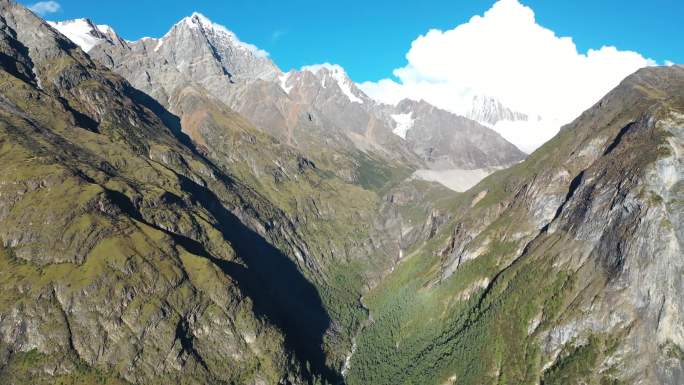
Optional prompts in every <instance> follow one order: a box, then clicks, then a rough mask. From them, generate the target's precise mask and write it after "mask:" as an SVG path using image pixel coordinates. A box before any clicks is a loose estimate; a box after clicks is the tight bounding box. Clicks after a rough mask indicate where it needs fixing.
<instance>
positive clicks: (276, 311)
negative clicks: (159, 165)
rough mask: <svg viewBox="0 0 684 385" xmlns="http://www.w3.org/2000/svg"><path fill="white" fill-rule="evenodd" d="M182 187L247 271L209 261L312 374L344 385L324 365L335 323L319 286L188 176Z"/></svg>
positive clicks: (337, 376)
mask: <svg viewBox="0 0 684 385" xmlns="http://www.w3.org/2000/svg"><path fill="white" fill-rule="evenodd" d="M181 185H182V186H183V189H184V190H185V191H188V192H190V193H191V194H192V197H193V199H196V201H197V202H196V203H198V204H199V205H201V206H202V207H204V208H206V209H207V210H209V212H210V213H211V214H212V216H213V217H214V218H215V219H216V220H217V221H219V230H220V231H221V232H222V234H223V236H224V238H225V239H226V240H227V241H228V242H230V244H231V246H232V247H233V249H234V250H235V252H236V253H237V255H238V256H239V258H240V259H241V260H242V261H243V262H244V263H245V265H246V266H242V265H240V264H238V263H235V262H230V261H224V260H220V259H216V258H213V257H210V258H211V259H212V262H214V263H215V264H216V265H217V266H219V267H220V268H221V269H222V270H223V271H224V272H225V273H226V274H228V275H230V276H231V277H233V278H234V279H235V280H236V281H237V282H238V283H239V285H240V288H241V289H242V290H243V291H244V292H245V294H247V295H248V296H249V297H250V298H251V299H252V301H253V307H254V312H255V313H256V314H257V316H260V317H265V318H267V319H268V320H270V321H271V322H272V323H274V324H275V325H276V326H278V327H279V328H280V329H281V330H283V332H284V335H285V343H286V346H287V347H288V348H290V349H291V350H292V351H293V352H294V353H295V355H296V356H297V358H298V359H299V360H300V361H301V362H308V363H309V364H310V366H311V371H312V373H309V374H310V375H311V374H314V373H317V374H319V375H321V376H323V377H324V378H326V379H327V380H329V381H331V382H332V383H340V382H342V379H341V377H340V375H339V374H338V373H337V372H336V371H335V370H333V369H331V368H329V367H327V366H326V363H325V357H326V355H325V352H324V351H323V336H324V335H325V332H326V331H327V330H328V328H329V327H330V324H331V320H330V316H329V315H328V313H327V311H326V310H325V308H324V306H323V302H322V301H321V298H320V296H319V294H318V291H317V290H316V287H315V286H314V285H313V284H312V283H311V282H309V281H308V280H307V279H306V277H304V275H303V274H302V272H301V271H300V270H299V269H298V267H297V266H296V265H295V264H294V262H293V261H292V260H291V259H290V258H289V257H288V256H287V255H285V254H284V253H283V252H282V251H280V250H279V249H277V248H276V247H274V246H273V245H271V244H270V243H269V242H268V241H267V240H266V239H264V238H263V237H262V236H261V235H260V234H258V233H257V232H255V231H254V230H252V229H250V228H249V227H247V226H246V225H245V224H243V223H242V221H240V219H239V218H238V217H236V216H235V215H234V214H233V213H231V212H230V211H228V210H227V209H226V208H225V207H223V205H222V204H221V203H220V199H219V198H218V197H217V196H216V195H215V194H214V193H213V192H212V191H210V190H208V189H207V188H205V187H203V186H200V185H198V184H197V183H195V182H194V181H192V180H190V179H187V178H184V177H181Z"/></svg>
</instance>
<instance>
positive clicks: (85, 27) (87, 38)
mask: <svg viewBox="0 0 684 385" xmlns="http://www.w3.org/2000/svg"><path fill="white" fill-rule="evenodd" d="M48 23H49V24H50V25H51V26H52V27H53V28H55V29H56V30H58V31H59V32H60V33H61V34H62V35H64V36H66V37H68V38H69V40H71V41H72V42H74V44H76V45H78V46H79V47H81V49H82V50H83V51H85V52H88V51H90V50H91V49H92V48H93V47H95V46H96V45H98V44H99V43H101V42H103V41H105V40H113V39H114V38H115V37H116V38H118V36H117V35H116V32H114V29H112V27H110V26H108V25H104V24H103V25H95V24H94V23H93V22H92V21H90V20H89V19H73V20H64V21H57V22H53V21H48Z"/></svg>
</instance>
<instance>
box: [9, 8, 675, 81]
mask: <svg viewBox="0 0 684 385" xmlns="http://www.w3.org/2000/svg"><path fill="white" fill-rule="evenodd" d="M21 2H22V3H24V4H33V3H34V2H32V1H26V0H21ZM521 2H522V3H523V4H525V5H527V6H529V7H531V8H532V9H533V10H534V12H535V15H536V20H537V22H538V24H540V25H542V26H544V27H546V28H549V29H551V30H553V31H554V32H556V34H557V35H558V36H571V37H572V38H573V40H574V41H575V43H576V44H577V47H578V49H579V51H580V52H585V51H586V50H587V49H589V48H600V47H601V46H603V45H614V46H616V47H618V48H619V49H620V50H633V51H637V52H639V53H641V54H642V55H643V56H645V57H648V58H652V59H654V60H656V61H657V62H659V63H662V62H664V61H665V60H671V61H674V62H676V63H684V39H683V37H684V22H682V20H681V18H682V16H683V15H684V1H681V0H652V1H629V0H627V1H617V0H603V1H590V0H576V1H571V2H570V1H567V2H566V1H548V0H546V1H542V0H522V1H521ZM58 3H59V4H60V9H59V10H58V11H57V12H55V13H52V14H47V15H46V16H45V17H46V18H47V19H49V20H62V19H70V18H77V17H89V18H91V19H93V20H94V21H95V22H96V23H98V24H109V25H111V26H113V27H114V28H115V29H116V31H117V32H119V34H120V35H122V36H123V37H124V38H126V39H131V40H135V39H137V38H140V37H142V36H151V37H159V36H162V35H163V34H164V33H165V32H166V31H167V30H168V29H169V27H170V26H171V25H172V24H173V23H175V22H176V21H178V20H179V19H181V18H182V17H184V16H187V15H189V14H190V13H192V12H193V11H199V12H201V13H203V14H205V15H206V16H208V17H209V18H210V19H212V20H213V21H214V22H217V23H220V24H223V25H225V26H226V27H228V28H229V29H231V30H232V31H234V32H235V33H236V34H237V35H238V36H239V37H240V39H241V40H243V41H246V42H249V43H252V44H255V45H257V46H259V47H260V48H262V49H265V50H267V51H268V52H269V53H270V55H271V58H272V59H273V60H274V61H275V62H276V63H277V64H278V65H279V66H280V67H281V68H283V69H285V70H287V69H290V68H299V67H301V66H303V65H306V64H312V63H321V62H331V63H338V64H340V65H342V66H343V67H344V68H345V69H346V70H347V72H348V73H349V75H350V77H351V78H352V79H354V80H355V81H357V82H363V81H368V80H379V79H382V78H386V77H388V76H391V74H392V70H393V69H395V68H399V67H402V66H404V65H405V64H406V58H405V55H406V53H407V51H408V50H409V48H410V47H411V42H412V41H413V40H415V39H416V38H417V37H418V36H419V35H421V34H425V33H426V32H427V31H428V30H429V29H431V28H437V29H442V30H448V29H451V28H454V27H456V26H457V25H459V24H462V23H465V22H467V21H468V20H469V19H470V17H471V16H473V15H476V14H480V15H481V14H482V13H483V12H485V11H486V10H487V9H489V8H490V7H491V6H492V4H493V3H494V1H492V0H489V1H482V0H470V1H463V0H461V1H459V0H422V1H419V2H418V1H389V0H374V1H369V0H358V1H356V0H355V1H346V2H332V1H320V0H290V1H282V0H281V1H275V0H262V1H254V0H250V1H248V0H233V1H208V0H195V1H183V0H166V1H145V0H137V1H131V0H118V1H92V0H58Z"/></svg>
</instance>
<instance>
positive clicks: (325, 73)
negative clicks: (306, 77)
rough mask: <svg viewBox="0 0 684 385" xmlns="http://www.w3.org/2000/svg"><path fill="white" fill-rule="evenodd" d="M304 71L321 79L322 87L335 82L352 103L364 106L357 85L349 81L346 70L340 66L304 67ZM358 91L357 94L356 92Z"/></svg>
mask: <svg viewBox="0 0 684 385" xmlns="http://www.w3.org/2000/svg"><path fill="white" fill-rule="evenodd" d="M302 71H309V72H311V73H313V74H314V75H316V76H317V77H319V78H320V79H321V85H322V86H323V87H324V88H325V87H326V86H327V84H328V82H329V81H333V82H335V83H336V84H337V86H338V87H339V88H340V89H341V90H342V93H344V95H345V96H346V97H347V98H349V100H350V101H351V102H352V103H360V104H363V99H361V98H360V97H359V96H358V95H357V93H358V94H360V91H358V90H356V85H355V84H354V82H352V81H351V79H349V77H348V76H347V73H346V72H345V71H344V68H342V66H340V65H339V64H330V63H323V64H313V65H308V66H304V67H302ZM354 91H356V93H355V92H354Z"/></svg>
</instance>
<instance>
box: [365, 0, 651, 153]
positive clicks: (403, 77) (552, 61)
mask: <svg viewBox="0 0 684 385" xmlns="http://www.w3.org/2000/svg"><path fill="white" fill-rule="evenodd" d="M406 59H407V61H408V64H407V65H406V66H404V67H402V68H398V69H396V70H394V75H395V76H396V77H397V78H398V81H394V80H392V79H382V80H380V81H377V82H365V83H362V84H359V86H360V88H361V89H362V90H363V91H365V92H366V93H367V94H368V95H369V96H371V97H373V98H375V99H378V100H380V101H383V102H386V103H392V104H394V103H396V102H398V101H399V100H400V99H402V98H410V99H424V100H426V101H428V102H430V103H432V104H434V105H436V106H438V107H441V108H444V109H447V110H450V111H453V112H455V113H459V114H465V113H466V112H467V111H468V110H469V108H470V107H471V101H472V98H473V96H475V95H484V96H489V97H493V98H495V99H498V100H499V101H500V102H501V103H502V104H503V105H505V106H506V107H508V108H510V109H512V110H514V111H519V112H523V113H525V114H527V115H528V116H530V117H533V118H532V119H531V122H530V123H529V124H520V123H519V122H517V123H516V124H510V123H512V122H507V123H506V122H502V123H503V124H501V125H497V126H495V127H494V129H496V130H497V131H499V132H500V133H501V134H502V135H503V136H504V137H506V138H507V139H508V140H510V141H512V142H513V143H515V144H516V145H518V146H519V147H520V148H522V149H523V150H526V151H531V150H533V149H535V148H536V147H538V146H539V145H541V144H542V143H543V142H544V141H546V140H548V139H549V138H550V137H552V136H553V135H554V134H555V133H556V132H557V131H558V129H559V128H560V126H561V125H562V124H565V123H568V122H570V121H571V120H572V119H574V118H575V117H577V116H578V115H579V114H580V113H581V112H582V111H583V110H585V109H586V108H588V107H590V106H591V105H592V104H593V103H595V102H596V101H598V100H599V99H600V98H601V97H602V96H603V95H604V94H605V93H607V92H608V91H609V90H610V89H612V88H613V87H615V86H616V85H617V84H618V83H619V82H620V81H621V80H622V79H623V78H625V77H626V76H627V75H629V74H631V73H632V72H634V71H636V70H637V69H639V68H641V67H645V66H651V65H656V63H655V62H654V61H653V60H650V59H648V58H645V57H643V56H642V55H641V54H639V53H637V52H632V51H621V50H618V49H617V48H615V47H612V46H603V47H600V48H597V49H589V50H588V51H587V52H578V50H577V47H576V45H575V43H574V42H573V40H572V38H570V37H559V36H556V34H555V33H554V32H553V31H551V30H549V29H547V28H544V27H543V26H541V25H539V24H537V22H536V20H535V16H534V11H533V10H532V9H531V8H529V7H527V6H524V5H522V4H521V3H520V2H518V0H500V1H498V2H496V3H495V4H494V5H493V6H492V7H491V8H490V9H489V10H488V11H487V12H485V13H484V15H482V16H474V17H472V18H471V19H470V20H469V21H468V22H467V23H465V24H461V25H459V26H457V27H456V28H454V29H451V30H447V31H441V30H436V29H433V30H430V31H429V32H427V33H426V34H425V35H422V36H420V37H418V38H417V39H416V40H414V41H413V43H412V44H411V48H410V50H409V51H408V53H407V54H406Z"/></svg>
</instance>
